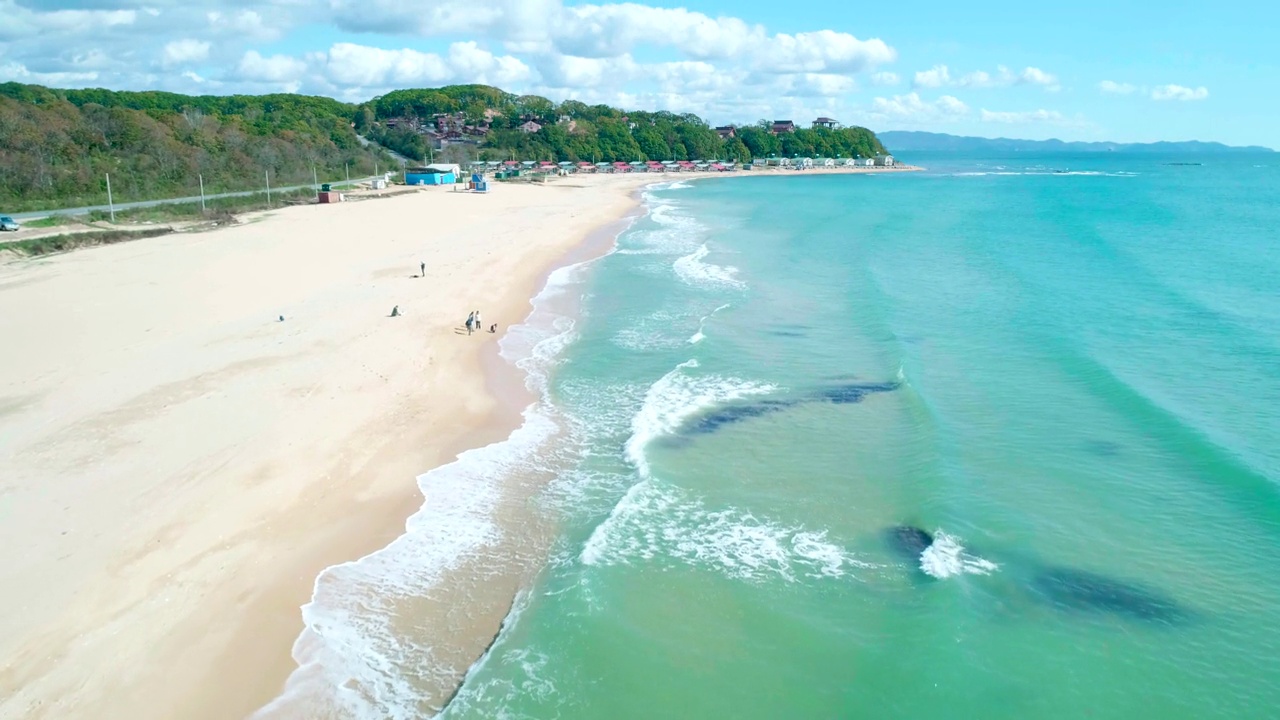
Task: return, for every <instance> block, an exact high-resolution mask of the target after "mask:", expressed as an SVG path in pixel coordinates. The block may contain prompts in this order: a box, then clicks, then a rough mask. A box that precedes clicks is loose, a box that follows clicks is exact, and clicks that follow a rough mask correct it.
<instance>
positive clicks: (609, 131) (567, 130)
mask: <svg viewBox="0 0 1280 720" xmlns="http://www.w3.org/2000/svg"><path fill="white" fill-rule="evenodd" d="M486 111H488V112H487V113H486ZM441 113H458V114H461V115H462V116H463V117H464V118H465V122H466V123H467V124H469V125H472V126H479V125H487V126H488V129H489V132H488V134H487V135H486V136H485V139H484V142H483V144H482V145H480V146H477V147H475V148H474V149H473V150H471V152H470V153H468V154H469V155H470V156H469V157H465V158H464V157H456V156H454V157H450V158H449V159H451V160H463V159H481V160H509V159H512V157H514V158H516V159H521V160H525V159H527V160H554V161H561V160H573V161H593V162H601V161H616V160H623V161H628V162H629V161H632V160H712V159H719V160H738V161H749V160H750V159H751V158H753V157H769V156H770V155H779V156H783V155H785V156H789V157H794V156H800V157H806V156H807V157H858V156H861V157H874V156H875V155H877V154H880V153H883V152H885V149H884V147H883V146H882V145H881V144H880V141H879V140H877V139H876V136H875V134H874V133H872V132H871V131H870V130H867V129H866V128H861V127H849V128H840V129H836V130H828V129H826V128H816V129H798V130H796V131H795V132H792V133H782V134H780V135H773V134H772V133H770V132H769V128H770V126H771V124H772V122H771V121H769V120H760V121H759V122H758V123H756V124H754V125H749V126H746V127H741V128H738V129H737V132H736V137H733V138H727V139H724V140H721V138H720V136H719V135H718V134H717V133H716V131H715V129H714V128H712V127H711V126H710V125H708V124H707V122H706V121H705V120H703V119H702V118H700V117H698V116H697V115H693V114H689V113H686V114H676V113H670V112H644V111H635V110H630V111H629V110H621V109H618V108H613V107H609V106H607V105H587V104H586V103H582V102H579V101H576V100H567V101H565V102H562V103H553V102H552V101H550V100H548V99H547V98H544V97H539V96H536V95H524V96H516V95H512V94H509V93H504V92H502V91H501V90H498V89H497V88H492V87H488V86H484V85H455V86H451V87H445V88H438V89H423V90H397V91H395V92H391V93H388V94H386V95H384V96H381V97H378V98H374V99H373V100H371V101H369V102H367V103H364V104H362V105H361V106H360V107H359V108H358V109H357V111H356V118H355V122H356V127H357V129H358V130H360V131H361V132H365V133H368V134H369V136H370V137H374V138H376V139H377V140H378V141H379V142H381V143H383V144H384V145H386V146H387V147H390V148H392V149H394V150H396V151H397V152H399V153H401V154H403V155H405V156H408V157H411V158H415V159H426V158H427V157H428V156H429V155H430V154H431V153H430V151H429V148H428V141H427V139H426V138H424V137H423V136H422V135H421V134H419V133H417V132H414V131H413V130H411V129H406V128H402V127H398V128H395V129H389V128H387V127H386V125H385V123H386V121H387V120H395V119H401V118H413V119H418V120H420V121H427V120H429V119H430V118H432V117H434V116H435V115H437V114H441ZM565 119H567V120H569V121H572V127H571V126H570V123H569V122H565V121H564V120H565ZM527 120H533V121H535V122H537V123H538V124H539V125H541V126H542V127H541V129H540V130H538V131H537V132H535V133H526V132H524V131H522V130H520V129H519V128H520V126H521V125H522V124H523V123H525V122H526V121H527Z"/></svg>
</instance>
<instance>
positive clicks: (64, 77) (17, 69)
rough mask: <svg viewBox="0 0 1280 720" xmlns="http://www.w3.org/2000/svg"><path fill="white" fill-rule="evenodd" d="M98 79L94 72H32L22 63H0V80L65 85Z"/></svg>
mask: <svg viewBox="0 0 1280 720" xmlns="http://www.w3.org/2000/svg"><path fill="white" fill-rule="evenodd" d="M96 79H98V73H96V72H32V71H31V70H28V69H27V66H26V65H23V64H22V63H16V62H9V63H4V64H0V81H3V82H20V83H38V84H42V85H65V84H68V83H81V82H93V81H94V80H96Z"/></svg>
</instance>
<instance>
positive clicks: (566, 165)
mask: <svg viewBox="0 0 1280 720" xmlns="http://www.w3.org/2000/svg"><path fill="white" fill-rule="evenodd" d="M558 164H559V166H560V174H562V175H568V174H569V173H574V172H577V171H578V168H577V166H576V165H574V164H573V161H571V160H562V161H560V162H559V163H558Z"/></svg>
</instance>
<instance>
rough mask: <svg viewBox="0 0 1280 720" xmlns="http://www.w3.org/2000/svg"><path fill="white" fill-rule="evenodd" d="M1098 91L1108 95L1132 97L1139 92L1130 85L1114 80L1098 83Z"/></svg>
mask: <svg viewBox="0 0 1280 720" xmlns="http://www.w3.org/2000/svg"><path fill="white" fill-rule="evenodd" d="M1098 89H1099V90H1101V91H1102V92H1104V93H1106V94H1108V95H1132V94H1133V93H1135V92H1137V90H1138V88H1137V87H1135V86H1133V85H1130V84H1129V83H1118V82H1115V81H1114V80H1103V81H1102V82H1100V83H1098Z"/></svg>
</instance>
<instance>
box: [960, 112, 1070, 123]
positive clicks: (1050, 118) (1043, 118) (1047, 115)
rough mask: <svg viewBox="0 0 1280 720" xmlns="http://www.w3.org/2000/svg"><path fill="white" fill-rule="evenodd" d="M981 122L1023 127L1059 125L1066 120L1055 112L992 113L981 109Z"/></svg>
mask: <svg viewBox="0 0 1280 720" xmlns="http://www.w3.org/2000/svg"><path fill="white" fill-rule="evenodd" d="M980 117H981V119H982V122H993V123H1005V124H1010V125H1024V124H1027V123H1046V122H1047V123H1060V122H1063V121H1065V120H1066V118H1064V117H1063V115H1062V113H1060V112H1058V111H1057V110H1032V111H1030V112H992V111H991V110H986V109H983V110H982V112H981V113H980Z"/></svg>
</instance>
